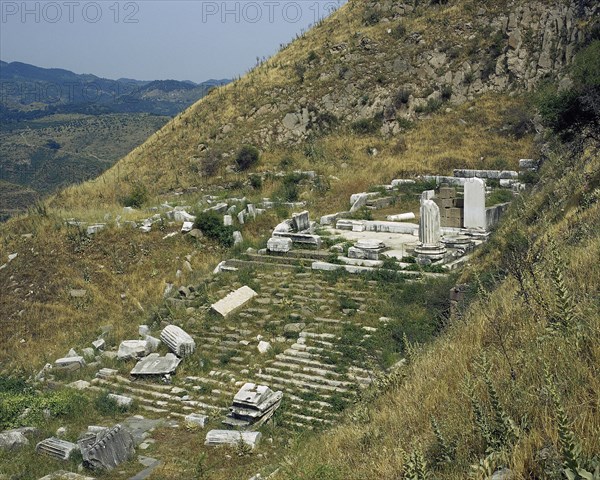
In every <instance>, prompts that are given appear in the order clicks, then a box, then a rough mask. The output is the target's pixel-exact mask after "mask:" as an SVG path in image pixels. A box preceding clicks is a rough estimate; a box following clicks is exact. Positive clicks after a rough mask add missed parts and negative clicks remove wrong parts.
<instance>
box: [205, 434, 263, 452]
mask: <svg viewBox="0 0 600 480" xmlns="http://www.w3.org/2000/svg"><path fill="white" fill-rule="evenodd" d="M260 437H261V433H260V432H236V431H233V430H211V431H210V432H208V433H207V434H206V440H205V442H204V445H207V446H219V445H231V446H236V445H238V444H239V443H240V441H243V442H244V443H246V444H248V445H249V446H250V447H251V448H252V449H254V448H255V447H256V446H257V445H258V442H259V441H260Z"/></svg>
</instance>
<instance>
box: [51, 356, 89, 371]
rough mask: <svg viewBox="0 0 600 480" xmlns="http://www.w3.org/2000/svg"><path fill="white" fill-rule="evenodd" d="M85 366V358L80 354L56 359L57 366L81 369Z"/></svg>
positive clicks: (55, 364) (55, 365)
mask: <svg viewBox="0 0 600 480" xmlns="http://www.w3.org/2000/svg"><path fill="white" fill-rule="evenodd" d="M84 366H85V360H84V358H83V357H80V356H75V357H64V358H59V359H57V360H55V361H54V367H55V368H65V369H79V368H81V367H84Z"/></svg>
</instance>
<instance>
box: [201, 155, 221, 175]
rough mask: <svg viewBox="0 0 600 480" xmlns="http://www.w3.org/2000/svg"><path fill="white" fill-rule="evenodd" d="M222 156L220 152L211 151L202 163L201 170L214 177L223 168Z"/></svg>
mask: <svg viewBox="0 0 600 480" xmlns="http://www.w3.org/2000/svg"><path fill="white" fill-rule="evenodd" d="M221 163H222V156H221V153H220V152H213V151H211V152H209V153H208V155H206V157H205V158H204V159H203V160H202V163H201V164H200V172H201V173H202V175H203V176H205V177H212V176H214V175H216V174H217V173H218V171H219V170H220V168H221Z"/></svg>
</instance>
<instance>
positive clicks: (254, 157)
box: [235, 145, 260, 171]
mask: <svg viewBox="0 0 600 480" xmlns="http://www.w3.org/2000/svg"><path fill="white" fill-rule="evenodd" d="M259 158H260V153H259V151H258V149H257V148H256V147H254V146H252V145H245V146H243V147H242V148H241V149H240V151H239V152H238V154H237V157H235V165H236V167H237V170H238V171H244V170H248V169H249V168H250V167H253V166H254V165H256V164H257V163H258V160H259Z"/></svg>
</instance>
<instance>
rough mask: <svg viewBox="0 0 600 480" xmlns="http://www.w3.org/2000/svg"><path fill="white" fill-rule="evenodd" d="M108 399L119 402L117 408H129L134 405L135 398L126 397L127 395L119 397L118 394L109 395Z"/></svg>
mask: <svg viewBox="0 0 600 480" xmlns="http://www.w3.org/2000/svg"><path fill="white" fill-rule="evenodd" d="M108 398H110V399H111V400H114V401H115V402H117V406H119V407H124V408H129V407H131V405H133V398H131V397H126V396H125V395H117V394H116V393H109V394H108Z"/></svg>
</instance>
